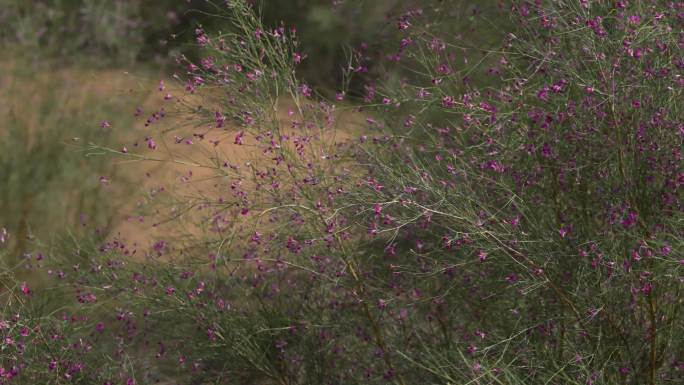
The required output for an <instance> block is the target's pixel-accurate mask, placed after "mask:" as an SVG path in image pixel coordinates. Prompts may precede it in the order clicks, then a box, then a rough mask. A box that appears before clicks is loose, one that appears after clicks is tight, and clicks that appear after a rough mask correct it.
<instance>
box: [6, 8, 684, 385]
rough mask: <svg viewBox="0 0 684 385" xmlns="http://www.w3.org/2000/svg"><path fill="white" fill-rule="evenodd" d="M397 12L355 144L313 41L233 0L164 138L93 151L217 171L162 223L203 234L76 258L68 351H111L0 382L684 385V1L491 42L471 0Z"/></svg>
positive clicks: (542, 15) (552, 12)
mask: <svg viewBox="0 0 684 385" xmlns="http://www.w3.org/2000/svg"><path fill="white" fill-rule="evenodd" d="M405 5H406V8H404V9H402V11H401V13H400V14H399V15H398V16H397V18H396V23H395V25H396V27H397V30H396V32H395V33H396V34H398V38H396V37H393V36H391V37H389V39H393V40H394V41H396V40H399V41H401V42H402V43H403V44H401V45H400V47H401V48H400V49H401V50H400V51H399V52H398V53H397V54H395V55H391V56H390V57H389V58H388V59H389V60H388V62H389V64H388V63H385V64H383V65H381V66H379V68H385V67H384V66H385V65H387V66H388V67H389V66H393V65H397V64H396V63H397V62H398V63H399V64H398V65H400V66H402V68H401V70H400V72H392V73H393V74H394V73H406V74H410V76H409V75H406V76H404V77H403V78H400V79H398V80H394V79H393V78H392V77H391V76H387V77H383V76H380V77H379V78H377V79H372V78H371V79H367V80H368V83H367V87H366V94H365V95H363V99H364V100H363V107H364V109H363V115H362V116H361V117H360V118H361V120H362V121H363V122H364V123H363V127H362V128H358V127H352V128H350V127H346V126H345V125H344V124H343V123H340V122H342V121H343V120H342V118H343V116H341V115H340V111H344V110H345V109H351V107H348V106H346V105H345V104H344V103H345V102H344V100H343V95H344V94H343V93H340V94H339V98H338V99H339V100H335V102H333V101H326V100H325V99H323V98H322V97H318V96H317V94H316V93H315V91H314V90H313V89H312V88H311V87H310V86H309V85H308V84H306V83H304V82H302V81H301V80H300V79H299V77H298V76H297V64H299V62H300V61H301V60H300V59H301V52H302V50H303V49H305V47H302V46H301V45H300V40H299V38H298V32H296V31H295V30H294V29H292V28H290V26H288V25H277V26H276V27H272V28H271V27H267V26H265V25H264V24H263V23H262V21H261V20H260V18H259V16H258V14H257V13H256V12H255V8H254V7H252V6H250V5H249V4H248V3H246V2H244V1H242V0H234V1H229V2H227V4H226V11H227V15H226V16H227V17H229V18H230V22H231V25H233V26H235V28H236V29H235V30H234V32H228V33H225V34H221V35H211V34H208V33H206V32H205V31H204V30H203V29H201V28H200V29H197V31H196V39H197V43H198V44H199V45H200V46H201V47H202V48H203V52H204V55H203V57H202V59H201V60H200V62H199V63H191V62H189V61H188V62H183V63H182V64H184V65H185V66H187V68H188V71H187V76H186V77H185V78H183V84H184V85H185V88H186V91H187V93H188V94H187V95H183V96H180V95H176V96H174V97H173V98H169V102H170V103H173V105H174V108H173V109H171V108H169V109H168V114H166V115H164V117H165V119H167V118H168V119H170V120H172V121H175V122H177V123H178V124H176V125H173V126H172V127H173V131H167V130H163V129H161V128H158V129H155V128H154V127H155V125H154V124H152V126H153V127H152V128H151V130H156V131H154V133H153V134H150V136H148V137H147V138H146V142H147V145H146V147H145V148H146V149H143V148H141V147H142V146H141V147H139V148H138V149H136V151H121V150H118V149H114V148H105V147H102V146H97V145H92V147H91V150H93V151H96V150H97V151H103V150H104V151H108V152H110V153H112V154H115V155H116V156H121V157H132V158H135V159H149V160H154V161H158V160H160V159H161V158H166V159H167V160H168V162H169V164H171V165H178V164H180V165H182V166H183V167H191V168H192V169H193V170H195V171H196V172H197V174H198V175H200V178H202V179H205V181H204V182H203V181H202V180H197V181H195V182H192V181H193V180H194V179H193V178H195V174H192V175H191V174H189V173H187V172H185V173H184V179H183V182H184V183H183V184H184V185H187V186H189V187H190V188H193V189H194V192H188V191H189V190H186V188H183V187H180V188H178V189H177V190H176V192H175V194H174V193H173V191H171V192H170V193H168V194H166V195H165V197H166V198H167V199H168V200H167V204H168V206H164V205H160V206H158V207H159V208H158V210H159V215H158V218H157V219H158V221H157V223H156V224H155V225H156V226H161V227H163V226H169V227H167V228H168V229H169V230H168V234H171V231H172V230H174V231H175V230H177V227H174V226H183V228H184V229H186V231H187V233H186V236H184V237H172V236H170V235H169V236H167V237H163V238H161V239H157V240H155V241H156V243H155V244H154V246H153V247H152V248H151V249H150V250H148V251H147V254H146V255H145V256H144V257H143V258H140V259H137V260H136V259H135V258H131V257H130V256H131V255H134V254H136V253H135V251H136V250H135V249H136V245H132V244H128V243H127V242H126V241H125V240H123V239H110V240H108V242H105V243H103V244H102V245H100V246H99V247H91V248H87V247H81V249H80V250H81V255H82V256H83V257H84V258H86V259H89V260H90V261H91V266H88V267H85V265H83V266H78V267H77V268H74V269H73V270H74V271H70V272H68V273H65V274H64V275H58V277H57V278H56V279H57V280H58V281H61V282H64V283H65V284H64V285H62V286H63V288H62V289H61V290H64V293H65V295H70V296H74V297H75V298H76V299H77V302H78V304H77V305H75V307H74V312H75V313H77V314H79V315H80V317H81V318H78V317H77V319H85V320H86V321H84V322H83V324H82V325H83V326H82V329H79V328H77V329H76V330H69V331H65V332H64V335H65V336H69V337H70V338H77V337H78V338H79V341H83V342H81V344H85V345H86V346H93V347H97V348H96V349H85V350H87V352H88V353H87V354H86V355H82V356H78V358H74V359H63V360H61V361H59V364H58V367H59V368H61V369H60V371H51V369H49V368H50V365H48V364H47V361H46V362H44V363H42V364H41V363H40V362H41V360H46V359H47V357H49V350H47V351H40V350H39V352H38V353H33V354H31V355H30V356H28V357H29V358H28V359H27V358H24V357H22V354H21V353H16V354H13V355H11V356H10V357H8V359H7V361H8V363H7V364H5V365H7V366H10V367H12V368H15V367H16V368H19V369H21V370H19V369H17V372H25V373H27V374H26V376H24V377H23V378H25V380H24V381H28V382H37V381H54V382H57V381H61V379H62V378H64V373H67V374H69V375H70V376H71V377H69V378H67V379H68V380H72V379H73V381H75V382H78V381H81V382H83V383H97V382H104V383H129V384H131V383H135V382H136V381H138V382H140V383H147V382H152V381H167V380H169V381H171V380H173V381H177V382H179V383H216V384H222V383H255V382H256V383H273V384H300V383H301V384H307V383H311V384H323V383H345V384H355V383H359V384H360V383H363V384H369V383H370V384H372V383H387V382H390V383H397V384H413V383H435V384H437V383H445V384H456V383H459V384H460V383H478V384H502V383H504V384H509V383H511V384H517V383H519V384H530V383H531V384H537V383H539V384H542V383H544V384H551V383H558V384H561V383H562V384H600V383H605V384H622V383H629V384H641V383H648V384H665V383H678V382H681V380H682V370H684V369H683V368H682V365H683V364H682V362H684V361H683V360H682V354H683V350H684V346H683V345H682V342H681V340H682V338H681V336H682V334H683V333H682V324H681V322H679V318H680V314H679V313H680V311H681V309H682V300H681V299H680V298H679V294H680V291H681V284H682V266H683V262H682V260H681V252H682V247H683V242H682V232H681V225H680V224H681V221H682V207H681V185H682V183H681V181H682V177H683V175H684V174H683V173H682V169H681V164H682V162H681V141H682V135H684V131H683V129H684V126H683V123H682V111H681V106H680V103H677V101H678V100H680V99H681V92H682V81H681V79H682V78H681V71H682V67H683V66H682V57H681V53H680V48H681V47H680V46H681V44H682V36H683V35H682V34H681V26H682V17H681V5H678V4H676V3H665V2H658V1H652V2H647V1H633V2H626V1H622V2H612V1H594V2H584V1H580V2H577V3H575V2H565V1H549V2H544V4H542V2H541V1H538V2H526V1H521V2H517V1H516V2H513V3H512V4H510V7H507V8H506V9H507V10H508V11H506V12H510V17H511V19H512V23H511V26H510V27H509V28H511V30H510V31H509V32H507V33H504V35H503V36H504V41H503V43H502V44H501V46H500V47H499V48H493V49H489V48H486V49H485V48H483V47H482V45H475V46H469V45H467V42H464V41H461V39H460V38H459V37H458V36H454V33H453V29H452V25H450V24H448V22H447V21H448V20H449V17H447V16H445V15H448V14H447V13H445V12H456V13H458V12H460V11H463V9H465V8H458V7H456V8H455V9H454V10H453V11H445V8H444V4H443V2H440V1H434V2H431V1H424V2H420V3H419V4H413V3H411V4H409V3H406V4H405ZM417 5H420V7H417ZM492 9H494V7H493V8H492ZM501 12H504V11H501ZM474 20H478V19H477V18H476V19H474ZM484 21H485V19H484V18H483V19H480V22H484ZM485 26H486V25H485ZM479 27H480V26H477V25H476V26H475V28H476V29H474V30H472V31H470V33H473V34H474V35H475V36H477V37H478V38H479V39H482V40H477V41H480V42H483V41H490V40H491V38H492V35H487V36H483V35H479V34H478V29H477V28H479ZM355 58H356V59H361V60H364V57H363V55H357V56H356V57H355ZM392 63H395V64H392ZM347 68H349V67H347ZM354 68H357V67H355V66H352V67H351V69H350V73H353V72H354V71H353V70H354ZM178 79H181V77H180V76H179V77H178ZM172 100H173V101H172ZM359 103H360V101H359ZM188 116H190V117H189V118H188ZM354 121H357V120H354ZM153 123H155V124H156V123H157V121H156V120H155V121H154V122H153ZM233 127H236V128H235V129H234V128H233ZM343 130H345V131H344V132H346V134H343ZM359 130H360V132H359ZM171 132H172V133H173V134H174V135H175V136H176V141H175V145H174V142H172V141H171V140H168V139H170V138H167V136H168V135H170V133H171ZM345 135H346V136H347V138H346V139H345V138H344V136H345ZM155 140H156V141H155ZM157 142H159V143H170V144H169V145H166V146H164V147H163V148H162V146H157V145H156V143H157ZM204 143H206V145H204ZM193 146H200V147H201V149H202V150H201V153H204V154H206V155H207V158H206V160H205V161H200V160H198V159H197V156H196V155H197V154H198V153H200V152H199V151H198V150H194V152H192V151H191V150H188V148H194V147H193ZM245 147H247V148H249V149H250V150H251V153H250V154H251V155H250V156H249V157H248V158H247V159H239V160H235V158H234V157H233V158H231V154H233V155H235V154H236V153H237V152H238V151H239V149H242V148H245ZM184 171H185V170H184ZM206 180H208V181H209V182H208V183H207V182H206ZM185 182H188V183H185ZM190 191H193V190H190ZM162 195H163V194H162ZM162 198H163V196H160V199H162ZM53 275H54V273H53ZM16 290H18V291H19V292H20V293H24V294H25V291H26V290H22V286H21V285H18V286H16ZM37 297H38V296H35V297H33V298H31V301H40V300H39V298H37ZM32 306H36V304H35V303H34V304H32ZM48 319H50V318H49V317H48ZM12 322H14V323H16V321H12ZM46 322H48V321H46ZM50 322H54V321H53V320H52V319H50ZM7 324H8V325H10V324H12V323H11V322H7ZM12 325H14V324H12ZM39 327H40V328H42V327H43V326H39ZM12 330H17V329H16V328H13V329H12ZM93 330H95V331H93ZM70 341H71V340H70ZM3 346H4V345H3ZM81 347H82V345H80V344H77V345H74V347H73V348H72V347H69V348H66V347H65V348H64V349H63V351H68V352H70V354H80V353H79V352H81ZM41 348H44V349H50V344H45V345H41ZM13 349H14V348H13ZM91 351H92V352H93V353H90V352H91ZM41 352H42V353H41ZM41 354H42V356H41ZM103 357H105V358H106V359H103ZM91 360H92V361H91ZM24 362H30V365H25V366H26V367H25V368H24V367H22V363H24ZM74 362H78V363H82V364H83V365H84V366H79V368H81V369H80V370H79V371H78V376H74V375H73V374H71V373H70V372H69V368H71V367H73V365H74ZM46 367H47V368H48V370H46V369H45V368H46ZM95 367H97V368H98V369H100V368H102V370H94V368H95ZM34 368H35V369H34ZM22 376H23V374H22V373H20V375H19V376H18V377H16V378H17V379H18V381H22ZM58 378H59V380H58Z"/></svg>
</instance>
